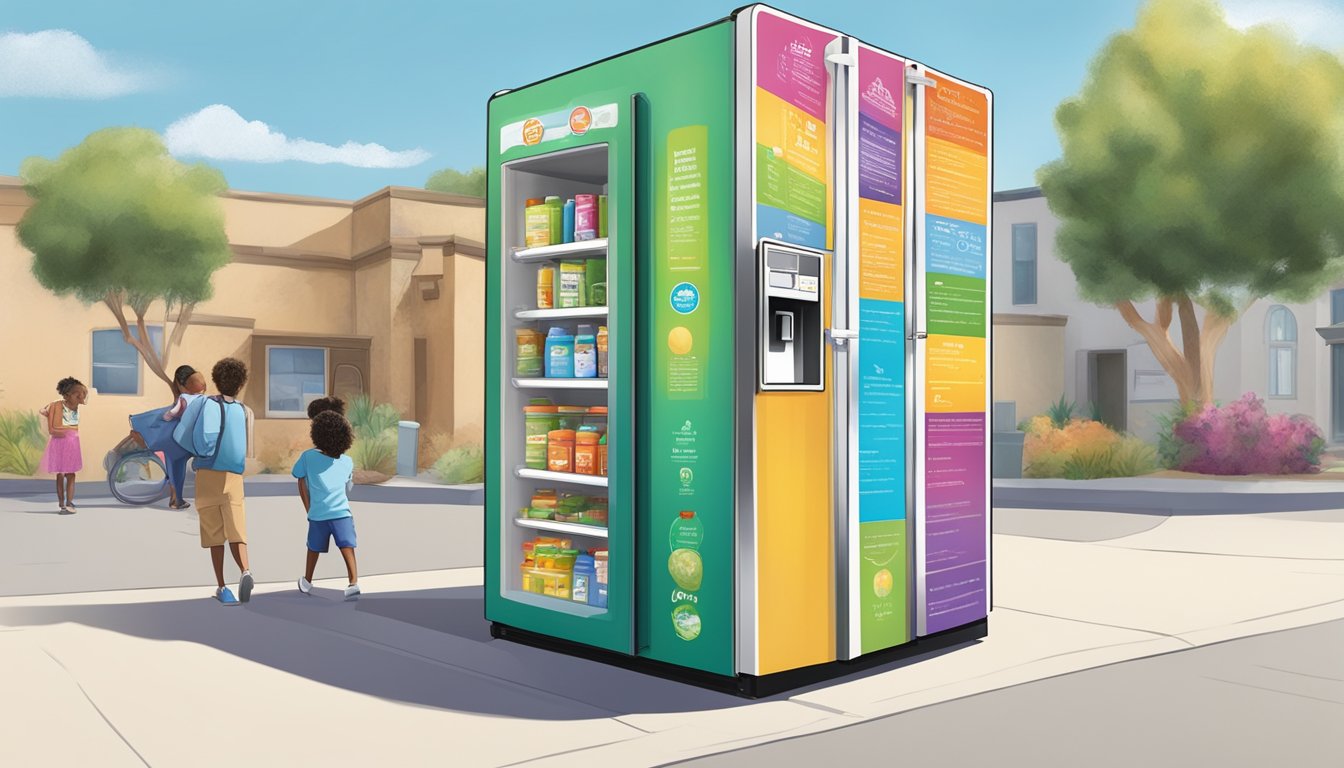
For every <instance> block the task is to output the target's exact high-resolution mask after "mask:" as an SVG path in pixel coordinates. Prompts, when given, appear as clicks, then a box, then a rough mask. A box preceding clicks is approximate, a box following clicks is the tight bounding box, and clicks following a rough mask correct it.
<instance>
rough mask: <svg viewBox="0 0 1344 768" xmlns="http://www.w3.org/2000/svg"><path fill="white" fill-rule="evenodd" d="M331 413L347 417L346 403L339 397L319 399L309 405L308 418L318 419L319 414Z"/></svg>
mask: <svg viewBox="0 0 1344 768" xmlns="http://www.w3.org/2000/svg"><path fill="white" fill-rule="evenodd" d="M327 411H331V412H333V413H339V414H340V415H342V416H344V415H345V401H344V400H342V399H341V398H339V397H319V398H317V399H316V400H314V401H313V402H311V403H309V404H308V418H310V419H312V418H316V417H317V414H319V413H326V412H327Z"/></svg>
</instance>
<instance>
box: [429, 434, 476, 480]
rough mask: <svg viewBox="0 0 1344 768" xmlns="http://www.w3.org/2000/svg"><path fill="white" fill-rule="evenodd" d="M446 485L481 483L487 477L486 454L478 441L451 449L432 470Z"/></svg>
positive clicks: (435, 463)
mask: <svg viewBox="0 0 1344 768" xmlns="http://www.w3.org/2000/svg"><path fill="white" fill-rule="evenodd" d="M430 471H431V472H433V473H434V477H435V478H437V479H438V481H439V482H441V483H443V484H444V485H462V484H465V483H479V482H481V481H482V480H484V479H485V454H484V453H483V452H482V450H481V446H480V444H478V443H471V444H468V445H462V446H459V447H457V448H452V449H449V450H448V451H447V452H445V453H444V454H443V456H441V457H439V460H438V461H436V462H434V466H433V468H432V469H431V470H430Z"/></svg>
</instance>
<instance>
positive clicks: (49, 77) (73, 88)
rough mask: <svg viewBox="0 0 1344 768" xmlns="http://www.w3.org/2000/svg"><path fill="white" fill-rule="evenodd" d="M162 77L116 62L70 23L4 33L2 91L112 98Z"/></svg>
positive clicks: (1, 43)
mask: <svg viewBox="0 0 1344 768" xmlns="http://www.w3.org/2000/svg"><path fill="white" fill-rule="evenodd" d="M157 79H158V78H157V77H156V76H155V75H154V74H153V73H149V72H140V71H135V70H133V69H130V68H127V67H125V66H119V65H117V64H116V63H114V62H112V61H110V60H109V59H108V57H107V56H106V55H105V54H102V53H99V52H98V51H97V50H95V49H94V47H93V46H92V45H90V44H89V41H88V40H85V39H84V38H82V37H80V36H79V35H77V34H75V33H74V32H71V31H69V30H66V29H45V30H42V31H41V32H33V33H31V34H25V33H22V32H6V33H4V34H0V96H45V97H49V98H66V99H109V98H112V97H113V96H124V95H126V94H128V93H136V92H137V91H143V90H146V89H147V88H149V87H151V86H152V85H153V84H154V82H155V81H156V80H157Z"/></svg>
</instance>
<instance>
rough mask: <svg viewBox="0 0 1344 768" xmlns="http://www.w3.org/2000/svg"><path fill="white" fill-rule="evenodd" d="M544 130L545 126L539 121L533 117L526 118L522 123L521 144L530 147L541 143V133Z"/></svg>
mask: <svg viewBox="0 0 1344 768" xmlns="http://www.w3.org/2000/svg"><path fill="white" fill-rule="evenodd" d="M545 132H546V128H545V127H544V126H543V125H542V124H541V121H540V120H538V119H537V118H535V117H532V118H528V120H527V122H525V123H523V144H525V145H527V146H529V147H532V146H536V145H537V144H540V143H541V135H542V134H543V133H545Z"/></svg>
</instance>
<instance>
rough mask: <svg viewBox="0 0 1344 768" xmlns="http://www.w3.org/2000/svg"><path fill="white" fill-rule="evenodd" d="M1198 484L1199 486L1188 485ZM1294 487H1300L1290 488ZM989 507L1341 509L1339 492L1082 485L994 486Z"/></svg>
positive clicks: (1226, 511) (1159, 511) (1178, 511)
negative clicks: (1170, 488) (991, 504)
mask: <svg viewBox="0 0 1344 768" xmlns="http://www.w3.org/2000/svg"><path fill="white" fill-rule="evenodd" d="M1190 482H1199V481H1190ZM1295 485H1298V486H1300V485H1301V484H1300V483H1298V484H1295ZM993 505H994V506H995V507H1001V508H1010V509H1062V510H1077V511H1080V512H1130V513H1135V514H1143V515H1237V514H1252V513H1257V512H1311V511H1317V510H1323V509H1344V490H1337V489H1336V488H1322V489H1321V490H1320V491H1303V490H1298V489H1296V488H1295V489H1294V490H1293V491H1279V492H1275V491H1263V490H1259V489H1257V490H1250V489H1249V488H1248V489H1247V490H1245V491H1235V490H1225V489H1219V490H1212V489H1209V490H1194V489H1192V490H1189V491H1176V490H1166V489H1163V490H1142V489H1138V488H1135V489H1120V488H1097V487H1095V486H1089V485H1088V481H1077V485H1076V486H1073V487H1061V486H1058V485H1054V484H1051V485H1042V486H1026V485H1014V486H1010V487H1004V486H1001V485H999V484H997V483H996V484H995V486H994V492H993Z"/></svg>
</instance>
